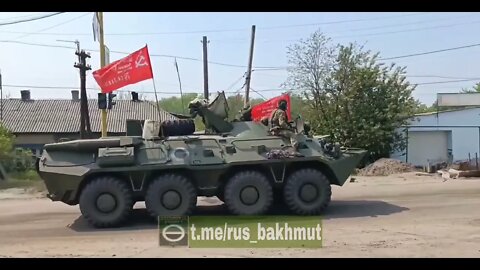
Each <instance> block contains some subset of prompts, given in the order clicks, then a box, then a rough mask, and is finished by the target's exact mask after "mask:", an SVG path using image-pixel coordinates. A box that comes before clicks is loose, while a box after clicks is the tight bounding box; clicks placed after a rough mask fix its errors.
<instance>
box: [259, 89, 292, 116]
mask: <svg viewBox="0 0 480 270" xmlns="http://www.w3.org/2000/svg"><path fill="white" fill-rule="evenodd" d="M282 99H284V100H286V101H287V117H288V119H289V120H290V119H291V111H290V95H289V94H283V95H281V96H278V97H274V98H272V99H269V100H267V101H265V102H262V103H260V104H258V105H255V106H253V108H252V120H253V121H260V120H262V119H263V118H265V117H268V118H269V117H270V115H271V114H272V112H273V111H274V110H275V109H276V108H277V107H278V102H280V100H282Z"/></svg>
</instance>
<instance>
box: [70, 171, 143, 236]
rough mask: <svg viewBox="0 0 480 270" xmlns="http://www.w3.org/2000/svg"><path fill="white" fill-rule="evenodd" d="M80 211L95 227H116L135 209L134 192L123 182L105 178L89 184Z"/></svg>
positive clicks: (84, 192) (108, 177)
mask: <svg viewBox="0 0 480 270" xmlns="http://www.w3.org/2000/svg"><path fill="white" fill-rule="evenodd" d="M79 204H80V211H81V212H82V215H83V216H84V217H85V219H87V220H88V222H89V223H90V224H92V225H93V226H95V227H100V228H105V227H116V226H119V225H121V224H122V223H123V222H125V221H126V220H127V218H128V217H129V215H130V214H131V212H132V209H133V204H134V201H133V198H132V191H131V190H130V189H129V188H128V186H127V184H125V183H124V182H122V181H121V180H119V179H117V178H115V177H111V176H103V177H99V178H96V179H95V180H93V181H91V182H90V183H88V184H87V185H86V186H85V188H84V189H83V190H82V193H81V194H80V201H79Z"/></svg>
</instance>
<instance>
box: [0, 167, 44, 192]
mask: <svg viewBox="0 0 480 270" xmlns="http://www.w3.org/2000/svg"><path fill="white" fill-rule="evenodd" d="M23 187H25V188H28V187H32V188H35V189H36V190H39V191H42V190H45V185H44V183H43V181H41V179H40V176H38V174H37V172H36V171H35V170H28V171H24V172H13V173H10V174H9V175H8V179H7V180H0V189H7V188H23Z"/></svg>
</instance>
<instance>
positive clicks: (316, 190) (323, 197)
mask: <svg viewBox="0 0 480 270" xmlns="http://www.w3.org/2000/svg"><path fill="white" fill-rule="evenodd" d="M283 194H284V199H285V203H286V204H287V206H288V208H289V209H290V210H291V211H293V212H294V213H296V214H298V215H317V214H320V213H321V212H322V211H323V210H324V209H325V208H327V206H328V204H329V203H330V199H331V196H332V189H331V186H330V182H329V181H328V179H327V177H326V176H325V175H324V174H323V173H322V172H321V171H319V170H315V169H310V168H308V169H300V170H298V171H295V172H293V173H292V174H291V175H290V176H289V177H288V178H287V181H286V184H285V187H284V189H283Z"/></svg>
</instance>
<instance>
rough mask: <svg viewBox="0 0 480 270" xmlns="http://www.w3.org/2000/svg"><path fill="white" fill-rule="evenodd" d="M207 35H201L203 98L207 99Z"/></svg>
mask: <svg viewBox="0 0 480 270" xmlns="http://www.w3.org/2000/svg"><path fill="white" fill-rule="evenodd" d="M208 42H209V41H207V37H206V36H203V40H202V43H203V98H205V99H206V100H208V58H207V43H208Z"/></svg>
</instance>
